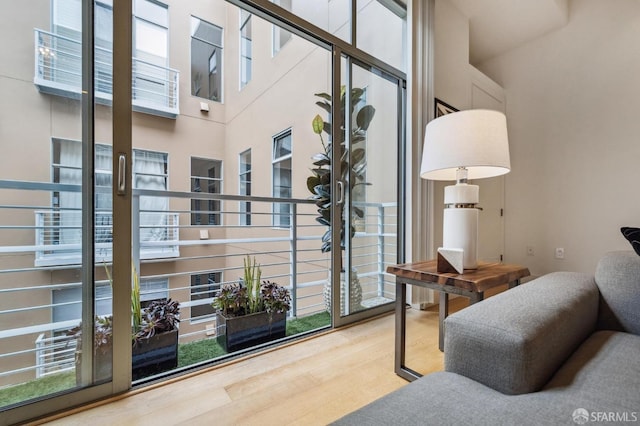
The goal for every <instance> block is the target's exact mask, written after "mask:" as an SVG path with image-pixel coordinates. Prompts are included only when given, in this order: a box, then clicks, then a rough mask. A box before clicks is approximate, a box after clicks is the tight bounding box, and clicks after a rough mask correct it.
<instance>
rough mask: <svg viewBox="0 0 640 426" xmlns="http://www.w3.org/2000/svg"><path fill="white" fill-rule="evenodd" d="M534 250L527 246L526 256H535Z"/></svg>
mask: <svg viewBox="0 0 640 426" xmlns="http://www.w3.org/2000/svg"><path fill="white" fill-rule="evenodd" d="M535 254H536V253H535V250H534V249H533V246H527V256H535Z"/></svg>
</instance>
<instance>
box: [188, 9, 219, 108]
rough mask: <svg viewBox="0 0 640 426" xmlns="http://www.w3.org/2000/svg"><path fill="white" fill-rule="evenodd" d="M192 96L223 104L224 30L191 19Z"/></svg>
mask: <svg viewBox="0 0 640 426" xmlns="http://www.w3.org/2000/svg"><path fill="white" fill-rule="evenodd" d="M191 94H192V95H193V96H198V97H200V98H205V99H210V100H212V101H217V102H222V28H220V27H218V26H216V25H213V24H210V23H208V22H205V21H203V20H201V19H199V18H196V17H194V16H192V17H191Z"/></svg>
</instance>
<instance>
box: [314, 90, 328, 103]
mask: <svg viewBox="0 0 640 426" xmlns="http://www.w3.org/2000/svg"><path fill="white" fill-rule="evenodd" d="M313 96H317V97H319V98H322V99H326V100H328V101H329V102H331V95H330V94H328V93H324V92H323V93H314V94H313Z"/></svg>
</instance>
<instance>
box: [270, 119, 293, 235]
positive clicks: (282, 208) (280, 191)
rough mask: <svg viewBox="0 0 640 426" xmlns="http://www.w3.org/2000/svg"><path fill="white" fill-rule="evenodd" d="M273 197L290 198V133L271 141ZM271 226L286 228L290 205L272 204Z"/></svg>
mask: <svg viewBox="0 0 640 426" xmlns="http://www.w3.org/2000/svg"><path fill="white" fill-rule="evenodd" d="M273 196H274V197H275V198H291V196H292V182H291V133H290V132H287V133H284V134H282V135H279V136H277V137H276V138H275V139H274V141H273ZM273 213H274V216H273V224H274V226H278V227H288V226H290V224H291V217H290V214H291V204H289V203H274V207H273Z"/></svg>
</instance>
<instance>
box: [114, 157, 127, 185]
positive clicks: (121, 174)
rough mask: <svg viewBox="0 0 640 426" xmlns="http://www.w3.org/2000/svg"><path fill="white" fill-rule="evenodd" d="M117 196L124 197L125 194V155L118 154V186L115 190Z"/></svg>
mask: <svg viewBox="0 0 640 426" xmlns="http://www.w3.org/2000/svg"><path fill="white" fill-rule="evenodd" d="M116 191H117V194H118V195H126V193H127V155H126V154H123V153H120V154H118V186H117V188H116Z"/></svg>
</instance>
